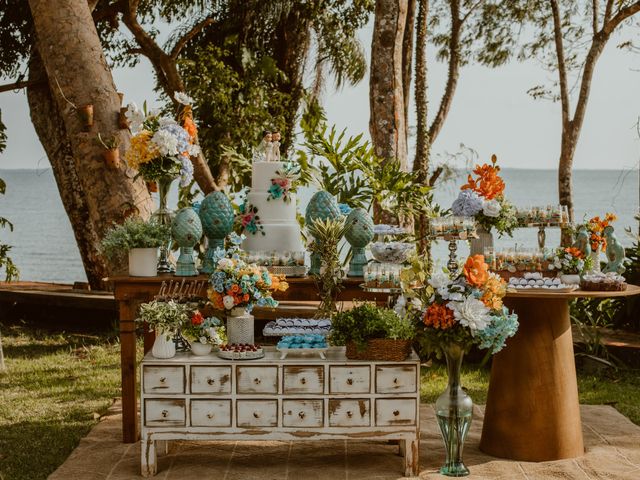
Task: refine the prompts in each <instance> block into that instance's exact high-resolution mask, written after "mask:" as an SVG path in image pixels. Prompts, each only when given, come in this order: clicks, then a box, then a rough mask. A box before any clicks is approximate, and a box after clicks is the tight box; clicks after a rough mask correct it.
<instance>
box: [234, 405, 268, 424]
mask: <svg viewBox="0 0 640 480" xmlns="http://www.w3.org/2000/svg"><path fill="white" fill-rule="evenodd" d="M236 410H237V419H238V420H237V424H238V427H240V428H251V427H277V426H278V401H277V400H238V401H237V402H236Z"/></svg>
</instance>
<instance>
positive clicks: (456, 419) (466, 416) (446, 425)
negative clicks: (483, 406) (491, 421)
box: [436, 343, 473, 477]
mask: <svg viewBox="0 0 640 480" xmlns="http://www.w3.org/2000/svg"><path fill="white" fill-rule="evenodd" d="M443 351H444V354H445V357H446V360H447V373H448V375H449V382H448V385H447V389H446V390H445V391H444V392H443V393H442V395H440V396H439V397H438V400H437V401H436V418H437V420H438V426H439V427H440V433H441V434H442V440H444V446H445V450H446V460H445V464H444V465H443V466H442V468H440V473H441V474H442V475H446V476H447V477H465V476H467V475H469V469H468V468H467V467H466V466H465V465H464V462H463V461H462V450H463V447H464V441H465V439H466V437H467V433H469V427H470V426H471V417H472V413H473V402H472V401H471V397H469V395H467V394H466V392H465V391H464V390H462V387H460V369H461V367H462V357H463V356H464V350H463V349H462V346H460V345H458V344H455V343H454V344H450V345H447V346H446V347H444V348H443Z"/></svg>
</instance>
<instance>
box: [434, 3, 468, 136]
mask: <svg viewBox="0 0 640 480" xmlns="http://www.w3.org/2000/svg"><path fill="white" fill-rule="evenodd" d="M449 7H450V10H451V38H450V39H449V73H448V75H447V85H446V87H445V90H444V93H443V95H442V99H441V100H440V107H439V108H438V113H437V114H436V116H435V117H434V119H433V121H432V122H431V126H430V127H429V141H430V142H431V144H433V142H434V141H435V139H436V137H437V136H438V134H439V133H440V130H442V126H443V125H444V121H445V119H446V118H447V115H448V114H449V110H450V108H451V104H452V103H453V94H454V92H455V90H456V87H457V85H458V77H459V75H460V30H461V28H462V21H461V20H460V0H451V1H450V2H449Z"/></svg>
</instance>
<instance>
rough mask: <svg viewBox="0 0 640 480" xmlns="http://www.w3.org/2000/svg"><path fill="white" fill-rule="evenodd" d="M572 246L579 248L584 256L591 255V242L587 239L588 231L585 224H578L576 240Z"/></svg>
mask: <svg viewBox="0 0 640 480" xmlns="http://www.w3.org/2000/svg"><path fill="white" fill-rule="evenodd" d="M572 246H573V247H574V248H577V249H578V250H580V251H581V252H582V253H583V254H584V257H585V258H587V257H588V256H590V255H591V242H590V241H589V232H587V227H586V226H585V225H580V227H578V233H577V234H576V241H575V242H574V243H573V245H572Z"/></svg>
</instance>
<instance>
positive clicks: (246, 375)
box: [236, 366, 278, 393]
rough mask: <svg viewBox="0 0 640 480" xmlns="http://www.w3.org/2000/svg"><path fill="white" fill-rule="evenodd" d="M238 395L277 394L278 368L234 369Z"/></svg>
mask: <svg viewBox="0 0 640 480" xmlns="http://www.w3.org/2000/svg"><path fill="white" fill-rule="evenodd" d="M236 368H237V370H236V376H237V379H238V385H237V392H238V393H278V367H275V366H274V367H240V366H238V367H236Z"/></svg>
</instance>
